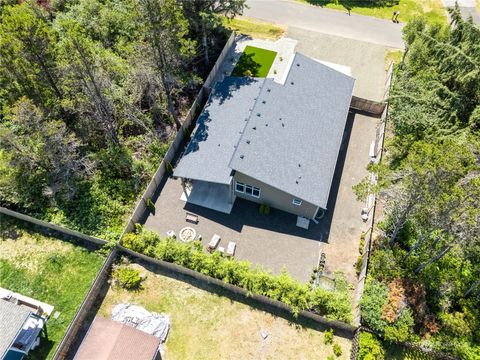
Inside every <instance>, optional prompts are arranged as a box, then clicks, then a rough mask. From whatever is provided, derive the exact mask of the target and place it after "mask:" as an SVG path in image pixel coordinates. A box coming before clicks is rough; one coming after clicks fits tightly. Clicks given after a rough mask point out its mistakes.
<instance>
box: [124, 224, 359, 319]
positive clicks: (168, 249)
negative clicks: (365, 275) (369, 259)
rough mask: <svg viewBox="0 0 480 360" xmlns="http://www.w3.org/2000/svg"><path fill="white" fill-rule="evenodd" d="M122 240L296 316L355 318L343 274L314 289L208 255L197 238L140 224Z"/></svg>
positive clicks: (246, 264)
mask: <svg viewBox="0 0 480 360" xmlns="http://www.w3.org/2000/svg"><path fill="white" fill-rule="evenodd" d="M122 243H123V245H124V246H125V247H127V248H129V249H131V250H133V251H137V252H141V253H144V254H146V255H148V256H151V257H154V258H156V259H158V260H163V261H167V262H170V263H175V264H177V265H181V266H183V267H186V268H188V269H191V270H194V271H198V272H200V273H202V274H204V275H207V276H211V277H213V278H216V279H219V280H222V281H224V282H226V283H228V284H232V285H236V286H240V287H243V288H244V289H245V290H247V291H248V292H249V293H254V294H259V295H263V296H267V297H269V298H271V299H274V300H278V301H281V302H283V303H285V304H287V305H289V306H290V307H291V309H292V312H293V313H294V315H295V314H298V312H299V311H300V310H312V311H314V312H316V313H318V314H320V315H323V316H325V317H327V318H329V319H335V320H340V321H345V322H348V323H351V321H352V308H351V299H350V289H349V287H348V282H346V280H345V277H344V275H343V274H340V273H339V274H336V277H337V278H336V288H335V290H334V291H330V290H326V289H322V288H317V289H315V290H313V291H311V290H310V288H309V287H308V285H306V284H302V283H300V282H298V281H297V280H295V279H293V278H292V277H291V276H290V275H289V274H288V273H287V272H286V271H282V272H281V273H280V275H272V274H271V273H270V272H267V271H266V270H264V269H263V268H261V267H258V266H257V267H252V265H251V264H250V263H249V262H247V261H238V260H235V259H227V258H225V257H223V256H222V255H221V254H220V253H219V252H217V251H215V252H214V253H213V254H209V253H207V252H206V251H204V249H203V247H202V244H201V243H200V242H198V241H197V242H193V243H181V242H179V241H175V240H173V239H169V238H167V239H163V240H161V239H160V237H159V236H158V234H156V233H153V232H151V231H146V230H144V229H143V228H142V227H141V226H137V227H136V231H135V233H129V234H126V235H125V236H124V238H123V240H122Z"/></svg>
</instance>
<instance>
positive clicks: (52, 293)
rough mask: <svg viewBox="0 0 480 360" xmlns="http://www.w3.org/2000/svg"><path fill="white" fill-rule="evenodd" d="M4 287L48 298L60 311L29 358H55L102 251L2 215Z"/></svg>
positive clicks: (99, 263)
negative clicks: (35, 228) (39, 230)
mask: <svg viewBox="0 0 480 360" xmlns="http://www.w3.org/2000/svg"><path fill="white" fill-rule="evenodd" d="M0 233H1V237H0V287H3V288H6V289H9V290H11V291H14V292H18V293H20V294H22V295H25V296H29V297H32V298H34V299H37V300H39V301H43V302H46V303H48V304H50V305H53V306H54V307H55V309H54V311H58V312H60V315H59V316H58V318H57V319H55V318H54V317H53V314H52V317H51V318H50V319H49V320H48V323H47V330H48V340H47V339H45V338H42V340H41V345H40V347H38V348H37V349H35V350H34V351H33V352H31V353H30V355H29V359H35V360H36V359H38V360H44V359H51V358H52V357H53V353H54V352H55V349H56V347H57V346H58V344H59V342H60V341H61V339H62V338H63V335H64V334H65V331H66V330H67V327H68V325H69V324H70V322H71V320H72V319H73V317H74V316H75V313H76V312H77V310H78V308H79V306H80V304H81V303H82V301H83V299H84V298H85V296H86V294H87V292H88V290H89V288H90V286H91V284H92V283H93V281H94V279H95V277H96V275H97V272H98V271H99V269H100V267H101V266H102V264H103V261H104V257H103V256H101V255H99V254H98V253H97V252H95V251H91V250H87V249H85V248H84V247H82V246H78V245H75V244H73V243H70V242H67V241H63V240H60V239H58V238H53V237H50V236H45V235H42V234H40V233H38V232H35V230H33V229H31V228H25V227H24V226H23V224H21V223H17V222H15V221H11V220H10V219H7V218H6V217H5V216H2V217H1V218H0Z"/></svg>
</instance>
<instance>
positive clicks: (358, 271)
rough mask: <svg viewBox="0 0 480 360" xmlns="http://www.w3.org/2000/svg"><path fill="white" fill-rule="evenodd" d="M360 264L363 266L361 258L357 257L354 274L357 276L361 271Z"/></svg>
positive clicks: (360, 256)
mask: <svg viewBox="0 0 480 360" xmlns="http://www.w3.org/2000/svg"><path fill="white" fill-rule="evenodd" d="M362 264H363V256H362V255H358V257H357V262H356V263H355V272H356V273H357V276H358V275H360V271H362Z"/></svg>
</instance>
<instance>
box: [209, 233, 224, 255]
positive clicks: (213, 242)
mask: <svg viewBox="0 0 480 360" xmlns="http://www.w3.org/2000/svg"><path fill="white" fill-rule="evenodd" d="M220 240H221V237H220V235H217V234H215V235H213V236H212V240H210V242H209V243H208V247H207V248H208V251H210V252H212V251H213V250H215V249H216V248H217V246H218V244H219V243H220Z"/></svg>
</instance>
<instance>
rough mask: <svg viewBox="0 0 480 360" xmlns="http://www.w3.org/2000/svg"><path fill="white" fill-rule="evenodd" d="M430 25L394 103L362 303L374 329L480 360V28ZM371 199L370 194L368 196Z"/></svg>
mask: <svg viewBox="0 0 480 360" xmlns="http://www.w3.org/2000/svg"><path fill="white" fill-rule="evenodd" d="M451 16H452V19H453V26H452V27H449V26H447V25H441V24H428V23H427V22H425V20H423V19H417V20H414V21H412V22H411V23H409V24H408V25H407V26H406V28H405V30H404V38H405V42H406V52H405V57H404V62H403V63H401V64H400V65H399V66H398V68H397V71H396V74H395V77H394V82H393V84H394V85H393V89H392V91H391V96H390V100H389V103H390V112H389V122H390V123H389V126H390V129H389V133H390V136H389V138H388V139H387V140H386V149H385V150H386V152H385V156H384V158H383V160H382V163H381V164H379V165H375V166H372V167H371V170H372V171H374V172H375V173H376V174H377V175H378V179H379V180H378V182H377V184H376V185H375V186H370V185H369V183H368V182H367V181H363V182H362V183H360V184H359V185H358V186H357V187H356V188H355V191H356V192H357V194H358V195H359V196H360V198H365V195H366V193H368V192H370V191H373V192H376V193H377V195H378V197H379V199H380V201H382V203H383V204H382V205H383V206H382V207H383V210H384V212H385V216H384V219H383V220H382V222H381V223H380V224H379V226H378V227H377V233H378V236H377V238H376V240H375V242H374V251H373V253H372V255H371V257H370V265H369V273H368V274H369V275H368V279H367V283H366V287H365V292H364V295H363V297H362V300H361V311H362V317H363V319H364V322H365V324H366V325H368V326H369V327H370V328H371V329H373V330H374V331H375V332H376V333H377V334H379V335H380V336H381V337H382V338H383V339H384V340H387V341H389V342H391V343H395V342H397V341H400V342H404V341H410V342H415V343H418V344H421V345H422V346H424V347H427V348H428V347H429V348H433V349H436V350H439V351H445V352H449V353H451V354H453V355H454V356H456V357H458V358H462V359H478V358H479V357H480V342H479V339H480V310H479V309H480V300H479V299H480V280H479V278H480V268H479V266H478V264H479V260H480V221H479V219H480V176H479V174H480V159H479V156H478V154H479V153H480V143H479V129H480V96H479V94H480V47H479V46H478V44H479V43H480V29H479V28H478V27H476V26H474V25H473V24H472V23H471V22H470V21H466V20H464V19H462V18H461V16H460V13H459V11H458V9H455V10H452V12H451ZM365 190H366V191H365Z"/></svg>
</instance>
